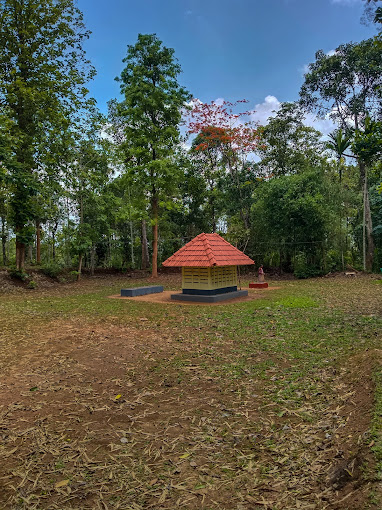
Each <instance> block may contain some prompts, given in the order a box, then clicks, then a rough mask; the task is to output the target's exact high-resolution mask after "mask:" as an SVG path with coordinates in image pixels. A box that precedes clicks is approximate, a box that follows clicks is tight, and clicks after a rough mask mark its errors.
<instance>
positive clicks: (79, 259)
mask: <svg viewBox="0 0 382 510" xmlns="http://www.w3.org/2000/svg"><path fill="white" fill-rule="evenodd" d="M82 259H83V254H82V253H81V254H80V256H79V258H78V269H77V281H78V282H79V281H80V280H81V270H82Z"/></svg>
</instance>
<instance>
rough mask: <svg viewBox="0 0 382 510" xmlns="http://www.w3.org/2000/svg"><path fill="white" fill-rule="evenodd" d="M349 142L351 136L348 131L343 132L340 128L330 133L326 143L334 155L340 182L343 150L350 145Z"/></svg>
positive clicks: (350, 141)
mask: <svg viewBox="0 0 382 510" xmlns="http://www.w3.org/2000/svg"><path fill="white" fill-rule="evenodd" d="M351 143H352V137H351V135H350V133H346V132H344V131H343V130H342V129H341V128H339V129H337V130H335V131H333V133H330V134H329V140H328V142H327V143H326V146H327V148H328V149H329V150H331V151H332V152H334V154H335V155H336V158H337V169H338V175H339V178H340V183H341V182H342V164H343V161H342V160H343V157H344V155H345V151H346V150H347V149H348V148H349V147H350V146H351Z"/></svg>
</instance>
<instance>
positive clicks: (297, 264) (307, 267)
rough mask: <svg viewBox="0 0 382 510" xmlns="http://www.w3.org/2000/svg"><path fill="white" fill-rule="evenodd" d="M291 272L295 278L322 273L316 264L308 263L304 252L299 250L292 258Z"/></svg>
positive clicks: (310, 276)
mask: <svg viewBox="0 0 382 510" xmlns="http://www.w3.org/2000/svg"><path fill="white" fill-rule="evenodd" d="M293 272H294V275H295V277H296V278H300V279H303V278H312V277H313V276H319V275H321V274H322V270H321V269H319V268H318V267H317V266H314V265H312V264H309V263H308V260H307V257H306V255H305V253H303V252H300V253H298V254H297V255H296V256H295V258H294V263H293Z"/></svg>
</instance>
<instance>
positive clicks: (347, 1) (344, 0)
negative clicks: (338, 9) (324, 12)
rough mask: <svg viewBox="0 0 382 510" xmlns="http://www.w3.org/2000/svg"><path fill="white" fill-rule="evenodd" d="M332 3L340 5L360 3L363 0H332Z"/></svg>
mask: <svg viewBox="0 0 382 510" xmlns="http://www.w3.org/2000/svg"><path fill="white" fill-rule="evenodd" d="M331 1H332V4H340V5H354V4H360V3H362V1H363V0H331Z"/></svg>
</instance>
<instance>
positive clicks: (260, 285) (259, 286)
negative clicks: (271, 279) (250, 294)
mask: <svg viewBox="0 0 382 510" xmlns="http://www.w3.org/2000/svg"><path fill="white" fill-rule="evenodd" d="M249 288H250V289H267V288H268V284H267V282H262V283H250V284H249Z"/></svg>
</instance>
